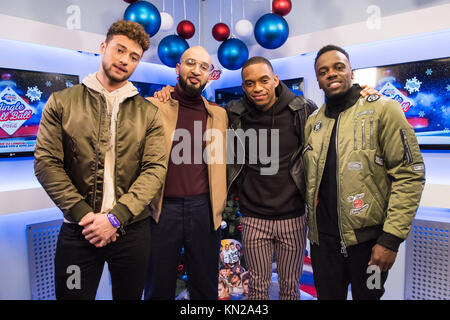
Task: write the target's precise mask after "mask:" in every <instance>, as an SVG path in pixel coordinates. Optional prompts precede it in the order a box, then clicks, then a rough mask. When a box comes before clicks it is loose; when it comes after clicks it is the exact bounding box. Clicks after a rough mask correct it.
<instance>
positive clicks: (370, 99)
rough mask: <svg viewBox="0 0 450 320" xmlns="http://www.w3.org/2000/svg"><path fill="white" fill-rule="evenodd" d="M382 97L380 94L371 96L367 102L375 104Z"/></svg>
mask: <svg viewBox="0 0 450 320" xmlns="http://www.w3.org/2000/svg"><path fill="white" fill-rule="evenodd" d="M380 98H381V97H380V95H379V94H371V95H370V96H368V97H367V98H366V101H367V102H375V101H377V100H378V99H380Z"/></svg>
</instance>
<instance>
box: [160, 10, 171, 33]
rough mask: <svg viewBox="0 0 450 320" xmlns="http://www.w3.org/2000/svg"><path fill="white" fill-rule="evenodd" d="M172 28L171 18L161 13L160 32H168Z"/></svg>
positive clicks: (165, 13)
mask: <svg viewBox="0 0 450 320" xmlns="http://www.w3.org/2000/svg"><path fill="white" fill-rule="evenodd" d="M172 27H173V18H172V16H171V15H170V14H168V13H167V12H161V28H160V30H161V31H168V30H170V29H172Z"/></svg>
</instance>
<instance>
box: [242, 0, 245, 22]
mask: <svg viewBox="0 0 450 320" xmlns="http://www.w3.org/2000/svg"><path fill="white" fill-rule="evenodd" d="M242 19H245V4H244V0H242Z"/></svg>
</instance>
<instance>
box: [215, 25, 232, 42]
mask: <svg viewBox="0 0 450 320" xmlns="http://www.w3.org/2000/svg"><path fill="white" fill-rule="evenodd" d="M212 35H213V37H214V39H216V40H217V41H225V40H227V39H228V37H229V36H230V28H228V26H227V25H226V24H225V23H222V22H219V23H216V24H215V25H214V27H213V28H212Z"/></svg>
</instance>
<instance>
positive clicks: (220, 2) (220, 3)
mask: <svg viewBox="0 0 450 320" xmlns="http://www.w3.org/2000/svg"><path fill="white" fill-rule="evenodd" d="M219 6H220V7H219V13H220V18H219V19H220V21H219V22H222V0H220V1H219Z"/></svg>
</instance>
